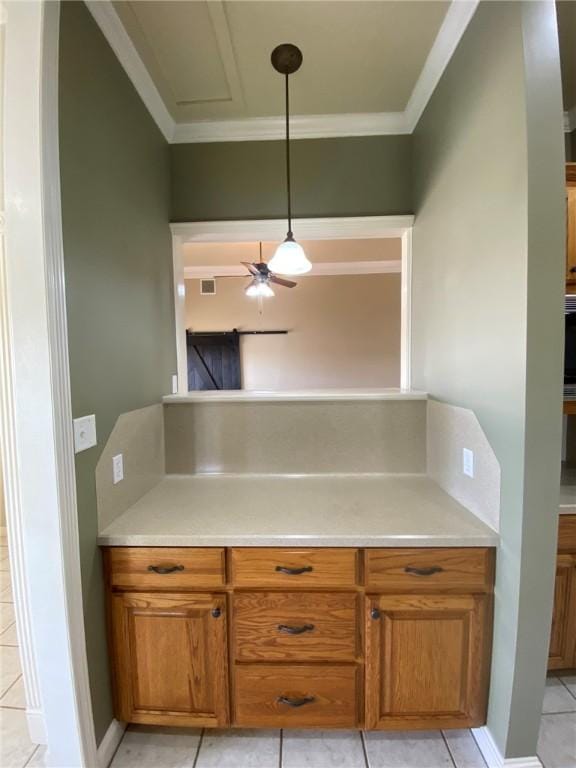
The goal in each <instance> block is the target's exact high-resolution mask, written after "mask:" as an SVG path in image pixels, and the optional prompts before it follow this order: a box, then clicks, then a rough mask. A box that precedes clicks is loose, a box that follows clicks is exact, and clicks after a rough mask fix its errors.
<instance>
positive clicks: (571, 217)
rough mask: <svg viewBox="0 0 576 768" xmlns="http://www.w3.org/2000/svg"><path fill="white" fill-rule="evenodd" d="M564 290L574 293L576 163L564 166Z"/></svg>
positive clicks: (575, 275) (575, 291) (575, 279)
mask: <svg viewBox="0 0 576 768" xmlns="http://www.w3.org/2000/svg"><path fill="white" fill-rule="evenodd" d="M566 228H567V231H566V290H567V292H568V293H576V163H567V164H566Z"/></svg>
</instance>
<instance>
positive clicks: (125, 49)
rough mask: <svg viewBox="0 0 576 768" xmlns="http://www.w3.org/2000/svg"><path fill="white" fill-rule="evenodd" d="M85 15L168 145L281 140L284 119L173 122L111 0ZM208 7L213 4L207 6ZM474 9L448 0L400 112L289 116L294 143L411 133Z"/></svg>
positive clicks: (216, 14)
mask: <svg viewBox="0 0 576 768" xmlns="http://www.w3.org/2000/svg"><path fill="white" fill-rule="evenodd" d="M86 5H87V6H88V8H89V10H90V12H91V13H92V15H93V17H94V19H95V20H96V23H97V24H98V26H99V27H100V29H101V30H102V32H103V34H104V36H105V37H106V39H107V40H108V42H109V43H110V46H111V47H112V50H113V51H114V53H115V54H116V56H117V57H118V60H119V61H120V63H121V64H122V66H123V67H124V70H125V71H126V74H127V75H128V77H129V78H130V79H131V81H132V83H133V85H134V87H135V88H136V91H137V92H138V93H139V95H140V97H141V99H142V101H143V102H144V104H145V105H146V107H147V108H148V111H149V112H150V114H151V115H152V117H153V118H154V120H155V122H156V124H157V125H158V127H159V128H160V130H161V131H162V133H163V135H164V136H165V138H166V140H167V141H168V142H170V143H173V144H195V143H202V144H205V143H212V142H224V141H278V140H281V139H283V138H284V131H285V123H284V116H283V115H279V116H273V117H255V118H242V119H237V120H198V121H195V122H189V123H176V122H175V121H174V119H173V118H172V116H171V114H170V113H169V111H168V109H167V108H166V105H165V103H164V101H163V100H162V97H161V96H160V93H159V91H158V89H157V88H156V86H155V84H154V82H153V80H152V78H151V76H150V74H149V72H148V70H147V69H146V66H145V64H144V62H143V61H142V59H141V58H140V54H139V53H138V51H137V50H136V48H135V46H134V44H133V43H132V41H131V39H130V36H129V35H128V33H127V32H126V30H125V29H124V26H123V24H122V22H121V21H120V18H119V16H118V14H117V13H116V11H115V9H114V6H113V4H112V2H111V0H86ZM209 6H210V7H211V6H212V3H209ZM477 6H478V0H452V3H451V5H450V7H449V9H448V11H447V13H446V17H445V18H444V21H443V22H442V25H441V27H440V30H439V32H438V35H437V37H436V40H435V41H434V44H433V45H432V48H431V49H430V52H429V54H428V57H427V59H426V62H425V64H424V67H423V68H422V72H421V73H420V76H419V78H418V81H417V82H416V85H415V86H414V89H413V91H412V95H411V96H410V99H409V101H408V105H407V106H406V109H405V110H404V111H403V112H369V113H362V114H360V113H358V114H355V113H351V114H337V115H294V116H292V117H291V119H290V126H291V135H292V138H293V139H327V138H338V137H349V136H388V135H402V134H410V133H412V131H413V130H414V128H415V127H416V124H417V123H418V120H419V119H420V116H421V114H422V112H423V111H424V109H425V107H426V104H427V103H428V100H429V99H430V96H431V95H432V93H433V92H434V88H435V87H436V85H437V84H438V81H439V80H440V78H441V76H442V74H443V72H444V70H445V69H446V66H447V64H448V62H449V61H450V59H451V57H452V54H453V53H454V51H455V50H456V46H457V45H458V43H459V42H460V39H461V37H462V35H463V34H464V31H465V29H466V27H467V26H468V23H469V22H470V19H471V18H472V16H473V15H474V12H475V10H476V8H477ZM222 13H223V11H222V9H219V8H217V7H214V8H212V7H211V17H212V20H213V23H214V25H215V30H216V33H217V34H220V37H219V38H218V42H219V46H220V49H221V54H223V55H224V59H225V61H224V64H225V69H226V74H227V77H228V80H229V83H230V87H231V91H232V95H233V98H234V99H237V100H239V101H240V100H241V99H242V93H241V84H240V78H239V75H238V72H237V70H236V68H235V61H234V60H233V50H232V48H231V45H228V43H227V41H226V34H227V33H226V30H225V29H224V27H223V22H222V18H221V16H222Z"/></svg>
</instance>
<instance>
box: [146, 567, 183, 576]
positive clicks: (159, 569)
mask: <svg viewBox="0 0 576 768" xmlns="http://www.w3.org/2000/svg"><path fill="white" fill-rule="evenodd" d="M148 570H149V571H152V572H153V573H161V574H165V573H176V571H183V570H184V566H183V565H149V566H148Z"/></svg>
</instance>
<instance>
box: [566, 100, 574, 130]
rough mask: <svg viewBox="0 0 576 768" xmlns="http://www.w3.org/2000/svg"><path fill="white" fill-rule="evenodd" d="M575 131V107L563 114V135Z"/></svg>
mask: <svg viewBox="0 0 576 768" xmlns="http://www.w3.org/2000/svg"><path fill="white" fill-rule="evenodd" d="M572 131H576V106H574V107H572V109H569V110H568V111H567V112H564V133H572Z"/></svg>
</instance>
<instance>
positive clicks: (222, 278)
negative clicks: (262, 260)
mask: <svg viewBox="0 0 576 768" xmlns="http://www.w3.org/2000/svg"><path fill="white" fill-rule="evenodd" d="M228 277H232V278H234V279H236V280H238V278H241V279H242V280H246V279H247V278H249V277H250V275H214V276H213V278H211V277H203V278H202V279H203V280H212V279H214V280H224V279H226V278H228Z"/></svg>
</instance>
